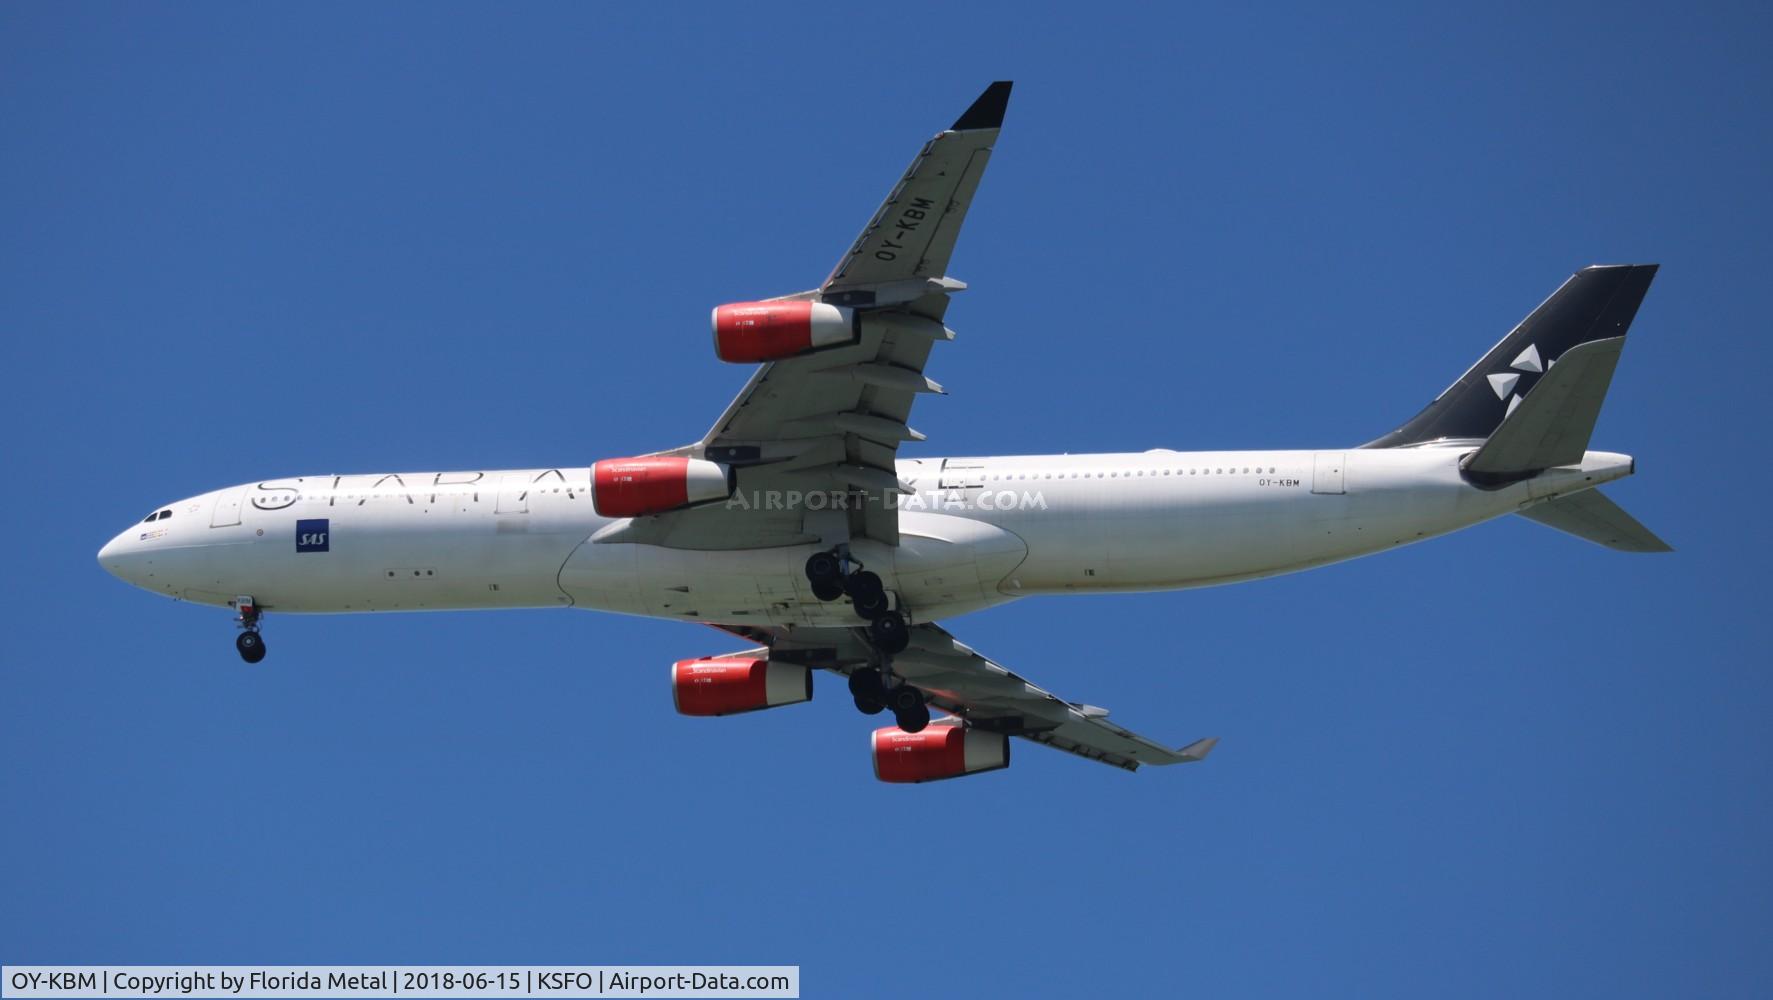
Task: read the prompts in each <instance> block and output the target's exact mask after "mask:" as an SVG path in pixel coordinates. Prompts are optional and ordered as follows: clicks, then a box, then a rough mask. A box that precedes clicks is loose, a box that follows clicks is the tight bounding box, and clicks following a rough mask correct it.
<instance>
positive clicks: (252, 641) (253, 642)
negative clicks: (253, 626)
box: [234, 632, 265, 663]
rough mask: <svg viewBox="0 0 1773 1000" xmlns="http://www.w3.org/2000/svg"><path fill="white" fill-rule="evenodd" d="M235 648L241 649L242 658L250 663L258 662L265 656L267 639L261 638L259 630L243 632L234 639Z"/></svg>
mask: <svg viewBox="0 0 1773 1000" xmlns="http://www.w3.org/2000/svg"><path fill="white" fill-rule="evenodd" d="M234 648H235V649H237V650H239V651H240V658H241V659H242V660H245V661H246V662H248V663H257V662H259V661H260V660H262V659H264V658H265V640H264V639H261V638H259V634H258V633H257V632H242V633H240V635H239V636H237V637H236V638H235V639H234Z"/></svg>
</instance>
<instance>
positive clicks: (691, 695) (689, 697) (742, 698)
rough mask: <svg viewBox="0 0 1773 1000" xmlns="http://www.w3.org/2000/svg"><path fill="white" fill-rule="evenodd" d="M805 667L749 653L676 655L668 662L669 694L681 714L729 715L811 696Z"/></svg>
mask: <svg viewBox="0 0 1773 1000" xmlns="http://www.w3.org/2000/svg"><path fill="white" fill-rule="evenodd" d="M812 697H813V672H812V670H810V669H809V668H807V667H801V666H796V665H794V664H792V663H782V662H779V661H776V660H769V659H764V658H762V657H754V656H722V657H716V658H714V659H703V660H678V661H677V662H676V663H673V664H672V665H671V698H672V700H673V701H675V702H676V703H677V710H678V711H679V712H682V713H683V714H684V715H732V714H734V713H736V712H754V711H756V710H758V709H760V708H775V707H776V706H777V705H793V704H797V703H799V702H803V701H811V700H812Z"/></svg>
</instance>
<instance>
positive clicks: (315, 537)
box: [296, 517, 332, 552]
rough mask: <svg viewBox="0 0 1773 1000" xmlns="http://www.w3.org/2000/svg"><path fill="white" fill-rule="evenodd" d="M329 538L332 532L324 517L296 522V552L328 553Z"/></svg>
mask: <svg viewBox="0 0 1773 1000" xmlns="http://www.w3.org/2000/svg"><path fill="white" fill-rule="evenodd" d="M331 537H332V531H331V530H330V528H329V527H328V522H327V519H326V518H324V517H317V518H313V519H311V520H306V521H297V522H296V551H297V552H329V551H331V542H330V540H331Z"/></svg>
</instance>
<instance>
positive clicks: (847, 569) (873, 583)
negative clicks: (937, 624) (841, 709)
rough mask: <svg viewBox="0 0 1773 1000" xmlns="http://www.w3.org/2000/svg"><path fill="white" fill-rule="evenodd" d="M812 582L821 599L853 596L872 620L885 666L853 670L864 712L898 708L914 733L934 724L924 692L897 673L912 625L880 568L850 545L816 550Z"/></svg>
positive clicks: (809, 568) (898, 716) (871, 639)
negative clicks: (865, 564)
mask: <svg viewBox="0 0 1773 1000" xmlns="http://www.w3.org/2000/svg"><path fill="white" fill-rule="evenodd" d="M806 578H807V582H808V583H810V584H812V587H813V596H815V597H817V598H818V599H819V600H821V601H835V600H838V599H839V598H842V597H848V598H849V599H850V604H851V606H853V607H854V608H855V609H856V614H857V615H858V616H860V617H862V618H864V619H866V620H867V621H868V643H869V645H871V646H873V647H874V649H875V651H876V652H878V653H879V654H880V661H881V664H882V666H880V667H863V668H862V669H859V670H857V671H855V672H854V673H852V674H850V695H851V696H852V697H854V698H855V699H856V708H857V709H859V710H860V711H861V712H862V714H863V715H879V714H880V713H881V712H884V711H886V710H887V709H889V708H890V709H892V711H893V720H894V721H895V722H897V723H898V724H899V728H900V729H903V730H905V731H906V732H908V733H916V732H922V731H923V729H924V728H925V727H926V726H928V725H929V724H930V706H929V704H928V703H927V702H926V701H925V700H924V696H923V692H922V691H919V690H918V689H917V688H915V687H913V686H911V685H910V684H908V683H906V682H905V680H904V679H903V678H895V677H894V676H893V673H892V657H893V656H894V655H895V654H897V653H902V652H904V651H905V647H906V646H908V645H910V644H911V628H910V626H909V625H908V624H906V622H905V615H904V614H903V613H902V612H900V611H898V610H896V609H895V608H894V607H893V602H892V600H891V599H889V598H888V596H887V592H886V586H885V585H884V584H882V583H881V580H880V574H878V573H871V572H869V571H868V570H866V569H863V568H862V566H861V564H860V563H856V562H854V561H853V560H851V559H850V558H849V554H848V552H847V551H846V550H844V549H838V550H835V551H830V552H815V553H813V554H812V556H810V557H809V558H808V559H807V561H806Z"/></svg>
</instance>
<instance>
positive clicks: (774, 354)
mask: <svg viewBox="0 0 1773 1000" xmlns="http://www.w3.org/2000/svg"><path fill="white" fill-rule="evenodd" d="M855 341H856V326H855V321H854V318H853V313H852V312H851V311H850V310H848V309H843V308H840V307H838V306H833V305H826V304H825V303H823V302H734V303H731V304H730V305H724V306H718V307H716V308H715V310H714V353H715V354H716V355H717V356H718V357H719V358H720V360H722V361H733V362H753V361H779V360H781V359H782V358H791V357H793V356H795V355H796V354H805V353H807V352H808V351H816V350H819V349H821V348H826V347H841V346H842V345H844V344H852V343H855Z"/></svg>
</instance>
